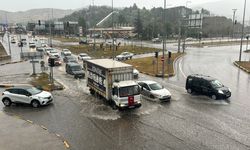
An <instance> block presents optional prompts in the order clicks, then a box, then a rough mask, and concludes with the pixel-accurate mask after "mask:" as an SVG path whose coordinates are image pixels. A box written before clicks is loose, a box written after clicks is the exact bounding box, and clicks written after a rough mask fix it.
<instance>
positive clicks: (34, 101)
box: [2, 85, 53, 108]
mask: <svg viewBox="0 0 250 150" xmlns="http://www.w3.org/2000/svg"><path fill="white" fill-rule="evenodd" d="M2 95H3V96H2V102H3V104H4V105H5V106H10V105H11V104H12V103H25V104H31V105H32V106H33V107H35V108H37V107H39V106H40V105H48V104H50V103H51V102H52V101H53V96H52V94H51V93H49V92H46V91H42V90H39V89H37V88H35V87H33V86H30V85H25V86H16V87H12V88H9V89H6V90H5V91H4V92H3V93H2Z"/></svg>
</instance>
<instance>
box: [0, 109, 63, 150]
mask: <svg viewBox="0 0 250 150" xmlns="http://www.w3.org/2000/svg"><path fill="white" fill-rule="evenodd" d="M0 137H1V140H0V145H1V148H0V149H1V150H49V149H51V150H63V149H66V147H65V146H64V143H63V141H62V140H61V139H59V138H58V137H57V136H56V135H55V134H52V133H49V132H48V131H47V130H45V129H43V128H42V127H40V126H38V125H35V124H33V123H32V122H31V121H30V122H29V121H25V120H22V119H19V118H18V117H15V116H10V115H7V114H5V113H4V112H0Z"/></svg>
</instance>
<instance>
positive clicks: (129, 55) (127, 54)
mask: <svg viewBox="0 0 250 150" xmlns="http://www.w3.org/2000/svg"><path fill="white" fill-rule="evenodd" d="M133 56H134V54H133V53H130V52H122V53H121V54H120V55H118V56H116V59H117V60H127V59H132V57H133Z"/></svg>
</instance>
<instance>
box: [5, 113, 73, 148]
mask: <svg viewBox="0 0 250 150" xmlns="http://www.w3.org/2000/svg"><path fill="white" fill-rule="evenodd" d="M5 113H6V114H8V115H10V116H13V117H16V118H18V119H21V120H24V121H26V122H27V123H29V124H34V125H37V126H39V127H40V128H42V129H43V130H46V131H48V132H49V133H50V134H53V135H54V136H56V137H57V138H58V139H59V140H61V141H62V143H63V144H64V146H65V148H66V149H70V145H69V144H68V142H67V141H66V140H65V139H64V138H63V137H62V136H61V135H60V134H57V133H55V132H51V131H49V130H48V128H46V127H45V126H43V125H38V124H36V123H34V122H33V121H31V120H26V119H24V118H23V117H21V116H18V115H15V114H14V113H9V112H5Z"/></svg>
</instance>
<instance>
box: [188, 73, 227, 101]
mask: <svg viewBox="0 0 250 150" xmlns="http://www.w3.org/2000/svg"><path fill="white" fill-rule="evenodd" d="M186 90H187V92H188V93H190V94H191V93H193V92H197V93H200V94H204V95H207V96H210V97H211V98H212V99H214V100H216V99H219V98H223V99H227V98H229V97H231V90H230V89H229V88H228V87H226V86H224V85H223V84H222V83H220V81H218V80H217V79H215V78H213V77H210V76H205V75H198V74H195V75H189V76H188V77H187V80H186Z"/></svg>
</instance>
